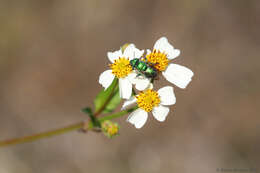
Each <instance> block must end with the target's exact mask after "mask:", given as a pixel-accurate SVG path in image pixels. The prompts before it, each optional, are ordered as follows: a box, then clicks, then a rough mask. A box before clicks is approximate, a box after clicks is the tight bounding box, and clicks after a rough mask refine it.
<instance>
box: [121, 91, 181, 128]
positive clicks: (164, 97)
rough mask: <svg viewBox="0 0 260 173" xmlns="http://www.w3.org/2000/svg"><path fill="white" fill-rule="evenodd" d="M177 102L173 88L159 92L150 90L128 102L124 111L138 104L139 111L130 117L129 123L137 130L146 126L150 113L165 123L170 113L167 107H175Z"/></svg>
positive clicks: (124, 106)
mask: <svg viewBox="0 0 260 173" xmlns="http://www.w3.org/2000/svg"><path fill="white" fill-rule="evenodd" d="M175 102H176V98H175V95H174V91H173V87H171V86H166V87H163V88H161V89H159V90H158V91H154V90H152V89H148V90H145V91H143V92H141V93H140V94H139V95H137V96H136V97H132V98H131V99H129V100H127V101H126V102H125V103H124V105H123V107H122V109H126V108H127V107H129V106H130V105H132V104H135V103H137V105H138V109H137V110H135V111H134V112H132V113H131V114H130V115H129V117H128V119H127V121H128V122H129V123H131V124H133V125H134V126H135V127H136V128H141V127H143V125H144V124H145V122H146V120H147V118H148V113H149V112H152V114H153V116H154V117H155V119H157V120H158V121H160V122H162V121H164V120H165V119H166V117H167V115H168V113H169V111H170V109H169V108H168V107H166V106H169V105H173V104H175Z"/></svg>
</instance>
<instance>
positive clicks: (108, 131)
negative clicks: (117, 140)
mask: <svg viewBox="0 0 260 173" xmlns="http://www.w3.org/2000/svg"><path fill="white" fill-rule="evenodd" d="M101 129H102V131H103V133H104V135H106V136H107V137H109V138H112V137H114V136H116V135H118V132H119V125H118V124H117V123H115V122H112V121H109V120H106V121H104V122H102V123H101Z"/></svg>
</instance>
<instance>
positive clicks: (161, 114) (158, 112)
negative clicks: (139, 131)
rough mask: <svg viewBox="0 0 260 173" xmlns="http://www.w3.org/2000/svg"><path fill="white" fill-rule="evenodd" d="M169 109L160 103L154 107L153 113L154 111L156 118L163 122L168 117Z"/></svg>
mask: <svg viewBox="0 0 260 173" xmlns="http://www.w3.org/2000/svg"><path fill="white" fill-rule="evenodd" d="M169 111H170V109H169V108H167V107H165V106H161V105H159V106H157V107H154V108H153V111H152V113H153V116H154V118H155V119H157V120H158V121H160V122H162V121H164V120H165V119H166V117H167V115H168V113H169Z"/></svg>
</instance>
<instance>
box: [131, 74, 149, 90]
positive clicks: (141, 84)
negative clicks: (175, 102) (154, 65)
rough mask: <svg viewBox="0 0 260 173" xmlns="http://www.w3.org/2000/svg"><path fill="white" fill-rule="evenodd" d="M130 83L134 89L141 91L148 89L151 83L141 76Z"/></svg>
mask: <svg viewBox="0 0 260 173" xmlns="http://www.w3.org/2000/svg"><path fill="white" fill-rule="evenodd" d="M132 83H133V84H135V88H136V89H137V90H139V91H143V90H145V89H147V88H148V87H149V85H150V83H151V82H150V80H149V79H147V78H145V77H143V76H138V77H136V78H134V79H133V80H132Z"/></svg>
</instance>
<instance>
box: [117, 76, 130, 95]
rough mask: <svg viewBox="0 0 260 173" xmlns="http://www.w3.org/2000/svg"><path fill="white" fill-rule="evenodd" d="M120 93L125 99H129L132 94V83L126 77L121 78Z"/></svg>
mask: <svg viewBox="0 0 260 173" xmlns="http://www.w3.org/2000/svg"><path fill="white" fill-rule="evenodd" d="M119 94H120V97H121V98H123V99H129V98H130V97H131V95H132V84H131V82H130V81H129V80H128V78H126V77H125V78H120V79H119Z"/></svg>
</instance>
